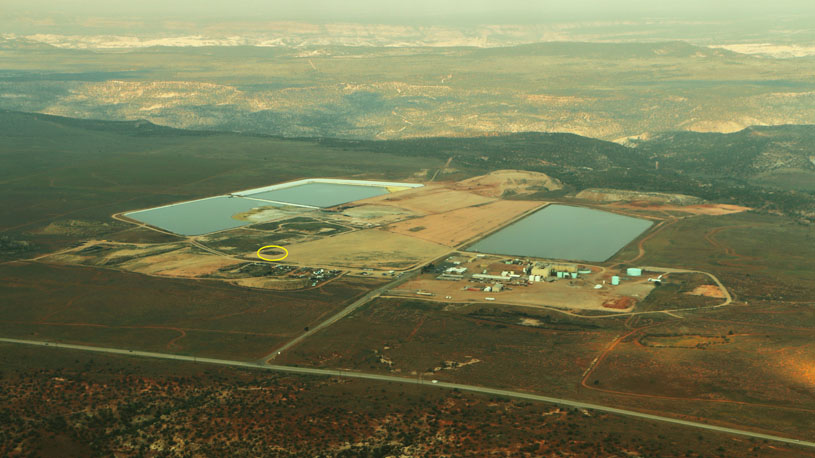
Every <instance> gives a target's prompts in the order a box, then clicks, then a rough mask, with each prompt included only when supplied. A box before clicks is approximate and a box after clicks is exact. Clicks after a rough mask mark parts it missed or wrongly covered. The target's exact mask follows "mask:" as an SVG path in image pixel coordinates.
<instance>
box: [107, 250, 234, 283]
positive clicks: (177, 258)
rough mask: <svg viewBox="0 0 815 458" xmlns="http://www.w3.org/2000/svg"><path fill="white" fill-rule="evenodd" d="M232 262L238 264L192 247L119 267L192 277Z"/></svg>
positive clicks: (135, 260)
mask: <svg viewBox="0 0 815 458" xmlns="http://www.w3.org/2000/svg"><path fill="white" fill-rule="evenodd" d="M233 264H238V261H235V260H234V259H228V258H224V257H221V256H215V255H211V254H200V253H196V252H193V249H192V248H182V249H180V250H176V251H171V252H169V253H164V254H160V255H157V256H150V257H146V258H139V259H134V260H133V261H129V262H125V263H123V264H121V265H120V267H122V268H124V269H127V270H131V271H134V272H140V273H145V274H152V275H163V276H168V277H185V278H192V277H198V276H201V275H208V274H211V273H214V272H215V271H217V270H218V269H221V268H223V267H226V266H229V265H233Z"/></svg>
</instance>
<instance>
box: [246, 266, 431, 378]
mask: <svg viewBox="0 0 815 458" xmlns="http://www.w3.org/2000/svg"><path fill="white" fill-rule="evenodd" d="M421 269H422V268H421V267H417V268H415V269H413V270H409V271H407V272H405V273H403V274H402V275H400V276H399V278H397V279H396V280H394V281H392V282H390V283H388V284H386V285H384V286H380V287H379V288H376V289H374V290H372V291H370V292H368V293H366V294H365V295H364V296H362V297H361V298H359V299H357V300H355V301H354V302H352V303H351V304H350V305H348V306H347V307H345V308H344V309H342V310H340V311H339V312H338V313H337V314H335V315H334V316H332V317H331V318H329V319H327V320H325V321H323V322H322V323H320V324H318V325H317V326H314V327H313V328H309V330H308V331H306V332H304V333H303V334H300V335H299V336H297V337H295V338H294V339H293V340H290V341H289V342H287V343H286V344H285V345H283V346H282V347H280V348H277V349H275V350H274V351H273V352H271V353H269V354H268V355H266V356H264V357H263V358H261V360H260V361H261V362H265V363H268V362H269V361H272V360H274V359H275V358H277V355H279V354H281V353H283V352H284V351H286V350H288V349H289V348H291V347H293V346H295V345H297V344H298V343H300V341H302V340H303V339H305V338H307V337H309V336H310V335H312V334H314V333H315V332H317V331H319V330H320V329H323V328H325V327H326V326H331V325H332V324H334V323H336V322H337V321H339V320H341V319H343V318H345V317H346V316H348V315H349V314H351V312H353V311H354V310H356V309H358V308H360V307H362V306H363V305H365V304H367V303H368V302H371V301H372V300H374V299H376V298H377V297H379V296H380V295H381V294H382V293H384V292H385V291H387V290H389V289H391V288H395V287H397V286H399V285H401V284H402V283H404V282H406V281H408V280H410V279H411V278H413V277H415V276H416V275H417V274H418V273H419V272H420V271H421Z"/></svg>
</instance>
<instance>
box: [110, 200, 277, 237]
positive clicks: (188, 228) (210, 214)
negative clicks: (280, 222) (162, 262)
mask: <svg viewBox="0 0 815 458" xmlns="http://www.w3.org/2000/svg"><path fill="white" fill-rule="evenodd" d="M267 206H272V204H270V203H266V202H259V201H257V200H251V199H243V198H240V197H228V196H217V197H209V198H206V199H201V200H192V201H189V202H182V203H180V204H175V205H168V206H166V207H158V208H151V209H149V210H141V211H136V212H130V213H125V216H127V217H128V218H133V219H135V220H138V221H141V222H143V223H147V224H149V225H151V226H156V227H160V228H162V229H165V230H168V231H170V232H175V233H176V234H181V235H201V234H207V233H210V232H215V231H222V230H224V229H233V228H236V227H241V226H246V225H247V224H251V222H249V221H242V220H239V219H235V218H233V216H234V215H236V214H238V213H243V212H246V211H249V210H251V209H253V208H258V207H267ZM278 206H279V205H278Z"/></svg>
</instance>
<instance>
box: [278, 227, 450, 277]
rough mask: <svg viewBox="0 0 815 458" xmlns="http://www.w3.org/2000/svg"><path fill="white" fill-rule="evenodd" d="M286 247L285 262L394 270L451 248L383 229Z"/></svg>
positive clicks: (429, 258)
mask: <svg viewBox="0 0 815 458" xmlns="http://www.w3.org/2000/svg"><path fill="white" fill-rule="evenodd" d="M286 248H287V249H288V250H289V257H288V258H287V259H286V262H290V263H294V264H300V265H308V266H330V267H352V268H361V267H370V268H376V269H392V270H397V269H398V270H402V269H407V268H409V267H411V266H413V265H415V264H417V263H419V262H423V261H430V260H432V259H435V258H437V257H439V256H441V255H443V254H444V253H446V252H448V251H450V249H449V248H447V247H445V246H442V245H439V244H436V243H432V242H427V241H424V240H420V239H417V238H414V237H408V236H406V235H401V234H395V233H392V232H388V231H383V230H380V229H367V230H363V231H356V232H348V233H344V234H340V235H337V236H336V237H330V238H324V239H320V240H315V241H312V242H305V243H298V244H294V245H289V246H287V247H286Z"/></svg>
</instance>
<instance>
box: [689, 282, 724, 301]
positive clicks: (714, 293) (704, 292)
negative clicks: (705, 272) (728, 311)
mask: <svg viewBox="0 0 815 458" xmlns="http://www.w3.org/2000/svg"><path fill="white" fill-rule="evenodd" d="M686 294H692V295H694V296H707V297H715V298H717V299H724V293H723V292H722V290H721V288H719V287H718V286H716V285H700V286H697V287H696V288H694V289H693V291H690V292H688V293H686Z"/></svg>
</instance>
